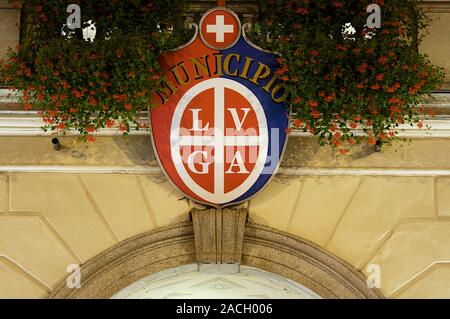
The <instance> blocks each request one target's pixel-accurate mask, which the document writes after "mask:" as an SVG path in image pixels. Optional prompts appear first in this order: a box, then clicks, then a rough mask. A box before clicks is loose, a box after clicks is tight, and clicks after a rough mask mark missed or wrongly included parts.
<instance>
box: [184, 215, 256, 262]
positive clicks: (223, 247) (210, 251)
mask: <svg viewBox="0 0 450 319" xmlns="http://www.w3.org/2000/svg"><path fill="white" fill-rule="evenodd" d="M247 213H248V210H247V207H239V208H225V209H220V208H218V209H214V208H210V209H199V208H193V209H192V210H191V214H192V221H193V225H194V237H195V248H196V251H197V262H198V263H200V264H239V263H240V262H241V255H242V244H243V241H244V229H245V222H246V219H247Z"/></svg>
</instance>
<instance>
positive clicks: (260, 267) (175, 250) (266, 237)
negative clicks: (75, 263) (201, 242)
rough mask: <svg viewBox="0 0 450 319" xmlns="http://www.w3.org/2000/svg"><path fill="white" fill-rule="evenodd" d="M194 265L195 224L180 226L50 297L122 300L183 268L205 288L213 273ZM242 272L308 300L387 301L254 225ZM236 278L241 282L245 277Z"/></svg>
mask: <svg viewBox="0 0 450 319" xmlns="http://www.w3.org/2000/svg"><path fill="white" fill-rule="evenodd" d="M193 264H194V265H196V264H197V253H196V244H195V239H194V225H193V223H192V222H186V223H180V224H176V225H172V226H169V227H165V228H161V229H157V230H154V231H150V232H146V233H143V234H140V235H137V236H135V237H132V238H129V239H127V240H125V241H123V242H120V243H119V244H117V245H115V246H113V247H111V248H110V249H108V250H106V251H104V252H103V253H101V254H100V255H98V256H96V257H94V258H92V259H91V260H89V261H88V262H86V263H85V264H83V265H82V266H81V280H82V285H81V288H79V289H69V288H68V287H67V286H66V281H65V279H64V280H62V281H61V282H60V284H59V285H58V286H57V287H56V289H55V290H54V292H53V293H52V294H51V295H50V296H49V297H50V298H111V297H113V296H116V297H118V296H121V294H123V293H127V291H128V290H126V289H127V287H129V286H130V285H133V284H135V285H139V283H141V284H142V283H143V282H145V280H147V281H148V283H149V285H150V286H149V287H148V288H150V287H152V286H151V285H152V280H154V279H155V278H158V275H155V274H158V273H160V272H162V271H168V272H169V273H170V271H171V270H170V269H172V271H173V269H177V267H180V266H184V267H187V268H185V269H190V273H191V274H188V275H186V276H188V277H189V276H191V277H190V278H191V279H192V278H194V277H195V276H197V277H198V279H200V282H201V281H202V280H203V279H207V278H209V277H208V274H207V273H205V272H203V273H202V272H198V271H193V269H192V268H189V267H195V266H193ZM206 266H207V265H206ZM221 266H225V267H226V266H227V265H226V264H223V265H221ZM238 267H240V271H241V272H242V271H243V272H244V274H246V273H247V275H249V272H251V271H254V272H253V274H252V276H253V277H251V278H250V279H255V276H256V278H258V276H260V277H261V274H265V276H266V277H265V278H266V279H267V278H268V277H270V276H273V278H277V280H278V282H284V283H288V282H291V283H292V284H293V285H291V286H290V287H291V288H292V287H296V289H297V290H296V291H297V292H299V291H300V290H301V289H303V292H306V294H304V295H303V296H304V297H306V296H309V297H312V296H316V297H321V298H382V295H381V293H380V292H379V291H378V290H376V289H369V288H368V287H367V284H366V279H365V277H364V276H363V275H362V274H361V273H360V272H359V271H357V270H356V269H355V268H353V267H352V266H350V265H349V264H347V263H346V262H344V261H342V260H340V259H339V258H337V257H334V256H332V255H330V254H329V253H327V252H325V251H324V250H322V249H321V248H319V247H317V246H316V245H314V244H313V243H311V242H308V241H305V240H303V239H301V238H298V237H295V236H292V235H290V234H288V233H284V232H281V231H278V230H276V229H273V228H270V227H266V226H262V225H257V224H253V223H246V224H245V231H244V236H243V246H242V259H241V263H240V266H239V265H238ZM207 268H210V267H205V269H207ZM178 269H180V268H178ZM213 269H214V267H213ZM188 273H189V271H188ZM162 274H164V272H163V273H162ZM165 274H166V275H167V272H166V273H165ZM152 275H153V276H154V277H151V276H152ZM160 275H161V273H160ZM209 275H212V277H211V278H209V279H213V280H217V277H220V275H219V274H217V273H216V274H211V273H210V274H209ZM148 276H150V277H148ZM155 276H156V277H155ZM202 276H203V277H202ZM234 276H239V272H238V273H234ZM222 277H224V276H222ZM263 277H264V276H263ZM143 278H144V279H143ZM233 278H234V277H232V278H231V279H233ZM194 279H195V278H194ZM194 279H192V280H194ZM247 279H248V278H247ZM139 280H142V281H139ZM153 283H154V282H153ZM238 284H239V283H238ZM131 287H136V286H131ZM128 289H132V288H128ZM292 289H293V288H292ZM298 289H300V290H298ZM294 291H295V289H294ZM128 292H132V290H129V291H128ZM155 293H156V292H155ZM116 294H117V295H116ZM149 296H150V297H151V293H150V295H149Z"/></svg>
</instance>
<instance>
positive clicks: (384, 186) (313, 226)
mask: <svg viewBox="0 0 450 319" xmlns="http://www.w3.org/2000/svg"><path fill="white" fill-rule="evenodd" d="M449 198H450V178H446V177H395V176H390V177H387V176H381V177H375V176H363V177H354V176H342V177H331V176H321V177H286V176H278V177H277V178H276V179H275V180H274V181H273V182H272V183H271V184H270V185H269V186H268V187H267V188H266V189H265V190H264V191H263V193H261V194H260V195H259V196H258V197H257V198H256V199H254V200H253V201H252V202H251V204H250V217H251V218H252V219H253V221H255V222H259V223H263V224H266V225H267V224H268V225H276V226H277V227H278V228H279V229H281V230H284V231H287V232H290V233H292V234H295V235H297V236H300V237H303V238H306V239H309V240H311V241H313V242H314V243H316V244H318V245H320V246H321V247H322V248H325V249H326V250H327V251H329V252H331V253H333V254H335V255H337V256H339V257H341V258H342V259H344V260H346V261H347V262H349V263H350V264H352V265H353V266H355V267H356V268H358V269H359V270H361V271H363V272H366V271H367V267H368V266H369V265H372V264H375V265H379V266H380V270H381V290H382V291H383V292H384V293H385V294H386V295H387V296H392V297H395V298H406V297H435V298H450V289H449V287H450V281H449V276H450V267H449V265H450V218H449V217H448V212H449V210H450V200H449ZM430 289H432V291H429V290H430Z"/></svg>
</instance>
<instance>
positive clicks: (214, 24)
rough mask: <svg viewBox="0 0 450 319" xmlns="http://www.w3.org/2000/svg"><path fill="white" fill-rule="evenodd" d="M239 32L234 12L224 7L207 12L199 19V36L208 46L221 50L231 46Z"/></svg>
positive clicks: (238, 23) (239, 27)
mask: <svg viewBox="0 0 450 319" xmlns="http://www.w3.org/2000/svg"><path fill="white" fill-rule="evenodd" d="M240 32H241V23H240V21H239V18H238V17H237V16H236V14H235V13H234V12H232V11H229V10H227V9H225V8H215V9H212V10H210V11H209V12H207V13H206V14H205V15H204V16H203V18H202V19H201V21H200V37H201V39H202V41H203V43H205V44H206V45H207V46H208V47H210V48H213V49H217V50H223V49H227V48H229V47H232V46H233V45H234V44H235V43H236V42H237V40H238V39H239V35H240Z"/></svg>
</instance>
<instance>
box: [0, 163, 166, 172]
mask: <svg viewBox="0 0 450 319" xmlns="http://www.w3.org/2000/svg"><path fill="white" fill-rule="evenodd" d="M0 173H69V174H71V173H77V174H159V173H162V171H161V169H160V168H159V167H158V166H81V165H3V166H2V165H0Z"/></svg>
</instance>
